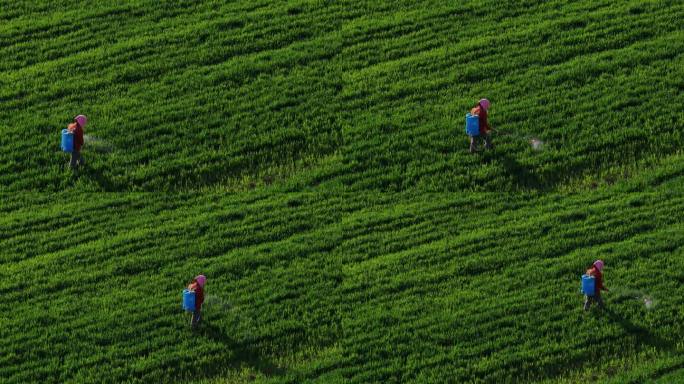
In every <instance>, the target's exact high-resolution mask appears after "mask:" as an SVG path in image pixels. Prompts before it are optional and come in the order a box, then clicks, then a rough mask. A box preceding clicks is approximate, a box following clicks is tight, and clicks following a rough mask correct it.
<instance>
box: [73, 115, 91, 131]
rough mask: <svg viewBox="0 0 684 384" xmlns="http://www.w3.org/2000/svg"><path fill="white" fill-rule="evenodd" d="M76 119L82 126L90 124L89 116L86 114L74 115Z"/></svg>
mask: <svg viewBox="0 0 684 384" xmlns="http://www.w3.org/2000/svg"><path fill="white" fill-rule="evenodd" d="M74 120H76V122H77V123H78V125H80V126H81V128H83V127H85V126H86V124H88V118H87V117H85V116H84V115H78V116H76V117H74Z"/></svg>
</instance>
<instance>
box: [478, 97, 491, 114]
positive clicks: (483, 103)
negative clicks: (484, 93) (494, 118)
mask: <svg viewBox="0 0 684 384" xmlns="http://www.w3.org/2000/svg"><path fill="white" fill-rule="evenodd" d="M480 105H481V106H482V108H484V110H485V111H486V110H488V109H489V106H490V105H492V103H490V102H489V100H487V99H482V100H480Z"/></svg>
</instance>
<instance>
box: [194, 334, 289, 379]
mask: <svg viewBox="0 0 684 384" xmlns="http://www.w3.org/2000/svg"><path fill="white" fill-rule="evenodd" d="M197 333H198V334H199V335H201V336H204V337H206V338H207V339H210V340H212V341H215V342H218V343H221V344H223V345H225V346H226V349H228V350H230V351H232V352H233V356H234V357H233V358H231V359H227V361H225V364H226V365H225V366H223V365H222V366H218V367H217V369H219V368H220V369H225V368H227V367H240V366H241V365H243V364H247V365H249V366H251V367H253V368H255V369H257V370H258V371H260V372H261V373H263V374H264V375H266V376H283V375H285V374H286V373H287V370H286V369H283V368H280V367H278V366H277V365H275V364H273V362H271V361H270V360H268V359H266V358H264V357H262V356H260V355H259V353H258V351H256V350H255V349H254V348H251V347H250V346H248V345H244V344H242V343H238V342H236V341H235V340H233V339H232V338H231V337H230V336H228V335H227V334H226V333H225V332H224V331H222V330H221V329H220V328H218V327H217V326H215V325H211V324H207V323H202V324H201V325H200V329H199V330H198V331H197ZM205 373H209V374H213V373H216V374H218V373H220V372H218V371H217V372H206V370H205Z"/></svg>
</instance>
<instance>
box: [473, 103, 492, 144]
mask: <svg viewBox="0 0 684 384" xmlns="http://www.w3.org/2000/svg"><path fill="white" fill-rule="evenodd" d="M490 105H491V103H490V102H489V100H487V99H482V100H480V101H478V102H477V104H475V106H474V107H473V108H472V109H471V110H470V114H471V115H473V116H478V118H479V122H480V136H479V137H482V138H483V139H484V143H485V148H487V149H490V148H492V138H491V136H490V133H489V132H490V131H491V130H492V128H491V127H490V126H489V120H488V119H487V111H488V110H489V106H490ZM477 137H478V136H470V153H475V152H476V151H477Z"/></svg>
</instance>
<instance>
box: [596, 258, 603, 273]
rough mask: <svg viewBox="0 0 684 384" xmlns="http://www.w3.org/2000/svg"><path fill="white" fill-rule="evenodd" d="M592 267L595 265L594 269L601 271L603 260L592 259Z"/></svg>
mask: <svg viewBox="0 0 684 384" xmlns="http://www.w3.org/2000/svg"><path fill="white" fill-rule="evenodd" d="M594 267H596V269H598V270H599V271H603V260H596V261H594Z"/></svg>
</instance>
